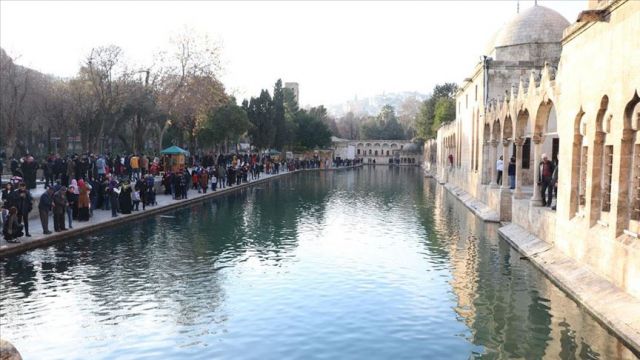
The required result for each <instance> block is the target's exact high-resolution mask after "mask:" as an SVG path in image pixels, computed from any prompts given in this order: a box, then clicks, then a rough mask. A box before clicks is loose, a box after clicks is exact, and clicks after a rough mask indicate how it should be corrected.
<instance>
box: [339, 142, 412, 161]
mask: <svg viewBox="0 0 640 360" xmlns="http://www.w3.org/2000/svg"><path fill="white" fill-rule="evenodd" d="M331 142H332V143H333V149H334V155H335V157H340V158H342V159H363V161H364V163H365V164H372V163H376V164H390V163H394V162H395V163H396V164H399V165H414V166H419V165H420V163H421V162H422V149H421V148H420V147H419V146H417V145H416V144H414V143H413V142H412V141H411V140H347V139H340V138H337V137H335V136H332V137H331Z"/></svg>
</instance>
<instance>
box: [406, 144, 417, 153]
mask: <svg viewBox="0 0 640 360" xmlns="http://www.w3.org/2000/svg"><path fill="white" fill-rule="evenodd" d="M402 151H403V152H406V153H418V152H420V145H418V144H416V143H408V144H407V145H404V146H403V147H402Z"/></svg>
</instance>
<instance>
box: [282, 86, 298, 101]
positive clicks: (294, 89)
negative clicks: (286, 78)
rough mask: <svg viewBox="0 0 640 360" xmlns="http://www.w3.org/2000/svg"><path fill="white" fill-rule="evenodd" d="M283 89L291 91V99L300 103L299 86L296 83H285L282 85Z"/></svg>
mask: <svg viewBox="0 0 640 360" xmlns="http://www.w3.org/2000/svg"><path fill="white" fill-rule="evenodd" d="M284 88H285V89H289V90H291V92H292V93H293V97H294V98H295V99H296V101H298V102H299V101H300V98H299V95H300V86H299V85H298V83H297V82H286V83H284Z"/></svg>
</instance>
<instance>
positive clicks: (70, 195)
mask: <svg viewBox="0 0 640 360" xmlns="http://www.w3.org/2000/svg"><path fill="white" fill-rule="evenodd" d="M73 181H74V182H75V181H76V180H75V179H74V180H73ZM77 185H78V184H77V183H76V186H77ZM66 196H67V202H68V203H69V204H68V205H67V220H69V229H73V219H77V218H78V197H79V195H76V191H75V188H74V185H70V186H69V188H68V189H67V193H66Z"/></svg>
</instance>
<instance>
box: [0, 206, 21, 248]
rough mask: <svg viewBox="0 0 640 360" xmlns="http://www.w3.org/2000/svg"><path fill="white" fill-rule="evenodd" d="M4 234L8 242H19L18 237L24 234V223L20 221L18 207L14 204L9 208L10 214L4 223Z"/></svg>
mask: <svg viewBox="0 0 640 360" xmlns="http://www.w3.org/2000/svg"><path fill="white" fill-rule="evenodd" d="M2 235H3V236H4V239H5V240H6V242H14V243H17V242H18V240H17V239H18V238H19V237H21V236H22V235H23V233H22V225H21V224H20V223H19V222H18V209H17V208H16V207H15V206H12V207H11V208H10V209H9V216H8V217H7V220H6V221H5V222H4V224H3V225H2Z"/></svg>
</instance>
